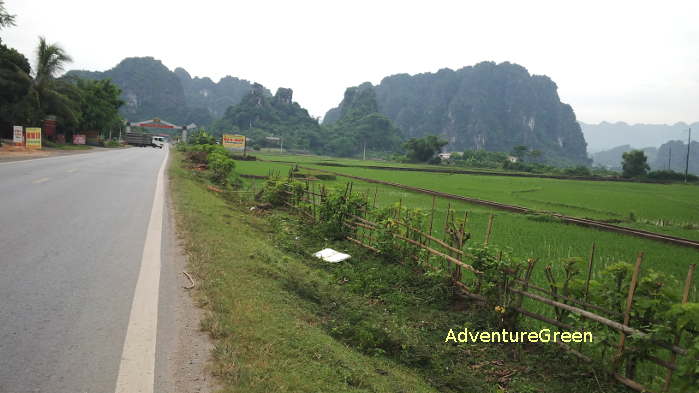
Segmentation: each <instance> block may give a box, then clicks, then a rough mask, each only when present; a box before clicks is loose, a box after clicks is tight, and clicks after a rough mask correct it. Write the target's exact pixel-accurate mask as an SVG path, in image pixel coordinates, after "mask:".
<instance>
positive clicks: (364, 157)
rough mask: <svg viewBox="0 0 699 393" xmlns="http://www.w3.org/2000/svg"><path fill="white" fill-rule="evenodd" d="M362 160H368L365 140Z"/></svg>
mask: <svg viewBox="0 0 699 393" xmlns="http://www.w3.org/2000/svg"><path fill="white" fill-rule="evenodd" d="M362 160H364V161H366V141H364V152H363V153H362Z"/></svg>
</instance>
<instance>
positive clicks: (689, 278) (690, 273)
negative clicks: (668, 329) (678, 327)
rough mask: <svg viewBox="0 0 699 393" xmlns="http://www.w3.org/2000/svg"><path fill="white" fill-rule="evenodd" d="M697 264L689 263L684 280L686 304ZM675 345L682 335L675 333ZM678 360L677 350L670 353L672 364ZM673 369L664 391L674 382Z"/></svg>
mask: <svg viewBox="0 0 699 393" xmlns="http://www.w3.org/2000/svg"><path fill="white" fill-rule="evenodd" d="M696 268H697V265H696V264H692V265H689V269H688V270H687V279H686V280H685V281H684V290H683V291H682V304H685V303H687V302H688V301H689V289H690V288H691V287H692V281H694V270H696ZM674 344H675V345H679V344H680V335H679V334H675V341H674ZM676 361H677V354H676V353H675V352H672V353H671V354H670V364H673V365H674V364H675V362H676ZM672 373H673V370H672V369H668V370H667V376H665V386H664V387H663V392H668V391H669V390H670V383H671V382H672Z"/></svg>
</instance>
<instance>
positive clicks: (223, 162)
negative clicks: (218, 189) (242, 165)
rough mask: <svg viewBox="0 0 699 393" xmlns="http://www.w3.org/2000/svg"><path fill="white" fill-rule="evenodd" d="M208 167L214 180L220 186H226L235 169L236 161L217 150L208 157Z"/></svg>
mask: <svg viewBox="0 0 699 393" xmlns="http://www.w3.org/2000/svg"><path fill="white" fill-rule="evenodd" d="M208 165H209V169H210V170H211V178H212V180H213V181H214V182H216V183H219V184H226V182H227V179H228V176H230V174H231V172H233V168H235V161H233V159H231V158H230V156H228V154H227V153H224V152H221V151H220V150H215V151H213V152H211V153H209V155H208Z"/></svg>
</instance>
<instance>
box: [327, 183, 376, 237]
mask: <svg viewBox="0 0 699 393" xmlns="http://www.w3.org/2000/svg"><path fill="white" fill-rule="evenodd" d="M346 194H349V195H346ZM365 203H366V201H365V199H364V198H362V197H361V196H360V195H359V194H352V193H347V192H343V191H340V190H335V191H333V192H331V193H330V194H328V195H326V196H325V198H324V199H323V202H322V203H321V204H320V206H319V208H318V221H319V222H320V230H321V232H322V233H323V234H324V235H325V236H328V237H329V238H331V239H344V238H345V237H347V236H349V235H350V234H351V232H350V228H347V227H346V226H345V224H344V220H347V219H349V218H350V216H351V215H357V216H359V215H361V214H362V211H363V209H364V205H365Z"/></svg>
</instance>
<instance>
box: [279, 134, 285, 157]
mask: <svg viewBox="0 0 699 393" xmlns="http://www.w3.org/2000/svg"><path fill="white" fill-rule="evenodd" d="M279 152H280V153H283V152H284V138H282V137H279Z"/></svg>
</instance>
